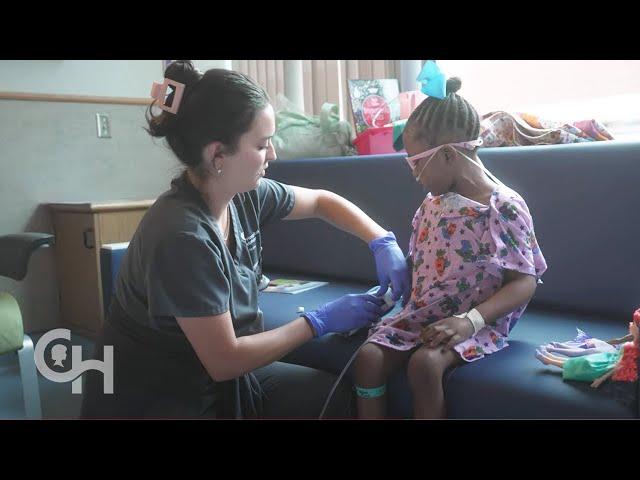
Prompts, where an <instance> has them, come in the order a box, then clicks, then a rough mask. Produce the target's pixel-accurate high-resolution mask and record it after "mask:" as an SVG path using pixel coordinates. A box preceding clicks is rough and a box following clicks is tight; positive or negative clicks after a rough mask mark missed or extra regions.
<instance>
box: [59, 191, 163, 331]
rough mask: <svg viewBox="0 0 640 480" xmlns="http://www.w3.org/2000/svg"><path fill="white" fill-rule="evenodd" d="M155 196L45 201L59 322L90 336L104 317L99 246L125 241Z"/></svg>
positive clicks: (136, 226)
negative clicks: (109, 200) (51, 237)
mask: <svg viewBox="0 0 640 480" xmlns="http://www.w3.org/2000/svg"><path fill="white" fill-rule="evenodd" d="M154 201H155V200H142V201H129V202H113V203H50V204H48V206H49V208H51V213H52V218H53V228H54V233H55V236H56V244H55V256H56V268H57V271H58V288H59V292H60V319H61V321H62V323H63V325H64V326H65V327H67V328H69V329H72V330H74V331H77V332H78V333H80V334H83V335H86V336H88V337H90V338H93V337H94V336H95V334H96V333H97V332H98V330H99V329H100V326H101V325H102V322H103V320H104V318H103V317H104V315H103V312H104V308H103V299H102V277H101V275H100V247H102V245H104V244H106V243H119V242H128V241H130V240H131V237H132V236H133V234H134V233H135V231H136V229H137V228H138V224H139V223H140V220H141V219H142V217H143V216H144V214H145V213H146V211H147V209H148V208H149V207H150V206H151V205H152V204H153V202H154Z"/></svg>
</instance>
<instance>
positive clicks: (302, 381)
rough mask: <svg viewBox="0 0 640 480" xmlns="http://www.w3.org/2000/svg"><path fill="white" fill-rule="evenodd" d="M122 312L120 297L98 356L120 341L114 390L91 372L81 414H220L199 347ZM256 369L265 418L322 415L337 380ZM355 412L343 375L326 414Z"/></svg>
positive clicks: (281, 368) (284, 366) (293, 369)
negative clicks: (152, 330)
mask: <svg viewBox="0 0 640 480" xmlns="http://www.w3.org/2000/svg"><path fill="white" fill-rule="evenodd" d="M114 312H115V313H114ZM118 314H119V315H123V314H124V312H123V310H122V308H121V307H120V305H118V302H117V301H114V302H113V303H112V305H111V314H110V315H109V318H108V319H107V321H105V323H104V326H103V328H102V331H101V333H100V335H99V337H98V339H97V341H96V345H95V354H94V356H93V358H95V359H98V360H102V355H103V347H104V345H113V346H114V372H113V379H114V393H113V394H104V393H103V376H102V373H101V372H97V371H92V370H90V371H87V372H85V374H84V386H83V402H82V412H81V418H207V417H215V416H216V411H215V410H216V408H215V406H214V407H213V408H206V409H203V404H206V403H207V398H206V395H204V396H203V394H202V385H203V384H205V383H207V382H206V379H207V373H206V371H205V370H204V368H203V366H202V364H201V363H200V361H199V360H198V358H197V356H196V355H195V353H194V352H193V350H192V349H191V348H190V347H189V346H188V345H179V344H178V345H176V343H175V342H173V341H168V340H167V339H165V338H162V337H160V338H153V339H149V338H148V337H147V336H145V335H142V334H141V333H140V331H139V330H136V329H135V328H134V329H132V330H130V329H129V328H128V327H127V326H126V324H123V323H122V322H121V321H119V319H118V318H116V317H117V315H118ZM125 315H126V314H125ZM120 318H121V317H120ZM185 346H186V347H187V348H185ZM253 374H254V375H255V377H256V378H257V380H258V381H259V383H260V387H261V389H262V393H263V400H262V402H263V411H262V414H261V417H262V418H281V419H288V418H317V417H318V416H319V415H320V412H321V410H322V407H323V405H324V403H325V400H326V399H327V396H328V395H329V392H330V390H331V388H332V387H333V384H334V382H335V381H336V379H337V377H336V376H335V375H333V374H331V373H327V372H324V371H320V370H315V369H313V368H308V367H303V366H299V365H293V364H288V363H283V362H274V363H272V364H270V365H267V366H265V367H262V368H258V369H257V370H255V371H254V372H253ZM213 396H214V397H215V394H213ZM203 397H204V398H203ZM209 404H212V405H215V401H213V402H209ZM354 416H355V408H354V399H353V395H352V391H351V388H350V384H349V383H348V381H345V380H344V379H343V381H342V382H341V384H340V385H339V386H338V388H336V390H335V392H334V395H333V397H332V400H331V402H330V404H329V407H328V408H327V411H326V413H325V418H350V417H351V418H353V417H354Z"/></svg>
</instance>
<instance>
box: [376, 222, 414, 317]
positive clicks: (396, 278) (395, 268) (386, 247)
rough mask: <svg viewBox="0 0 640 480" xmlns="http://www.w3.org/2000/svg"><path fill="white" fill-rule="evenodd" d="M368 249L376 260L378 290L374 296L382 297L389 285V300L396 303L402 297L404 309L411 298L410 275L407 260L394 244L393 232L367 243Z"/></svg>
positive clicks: (396, 244)
mask: <svg viewBox="0 0 640 480" xmlns="http://www.w3.org/2000/svg"><path fill="white" fill-rule="evenodd" d="M369 248H370V249H371V251H372V252H373V254H374V256H375V259H376V272H377V273H378V282H379V283H380V290H378V292H377V293H376V296H379V297H381V296H383V295H384V294H385V293H386V292H387V289H388V288H389V283H391V291H392V293H393V295H392V296H391V298H392V299H393V300H394V301H396V302H397V301H398V300H399V299H400V297H401V296H402V306H403V307H404V306H405V305H406V304H407V302H408V301H409V298H410V297H411V274H410V271H409V266H408V265H407V260H406V259H405V257H404V254H403V253H402V250H400V247H399V246H398V243H397V242H396V236H395V235H394V234H393V232H387V234H386V235H385V236H383V237H380V238H376V239H375V240H372V241H371V242H369Z"/></svg>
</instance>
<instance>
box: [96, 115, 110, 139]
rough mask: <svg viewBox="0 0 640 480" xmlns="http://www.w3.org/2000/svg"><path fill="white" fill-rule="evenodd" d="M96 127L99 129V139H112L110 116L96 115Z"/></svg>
mask: <svg viewBox="0 0 640 480" xmlns="http://www.w3.org/2000/svg"><path fill="white" fill-rule="evenodd" d="M96 126H97V127H98V138H111V126H110V125H109V115H107V114H106V113H96Z"/></svg>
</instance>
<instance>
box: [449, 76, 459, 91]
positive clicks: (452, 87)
mask: <svg viewBox="0 0 640 480" xmlns="http://www.w3.org/2000/svg"><path fill="white" fill-rule="evenodd" d="M461 86H462V80H460V79H459V78H458V77H451V78H449V79H448V80H447V95H449V94H450V93H456V92H457V91H458V90H460V87H461Z"/></svg>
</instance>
